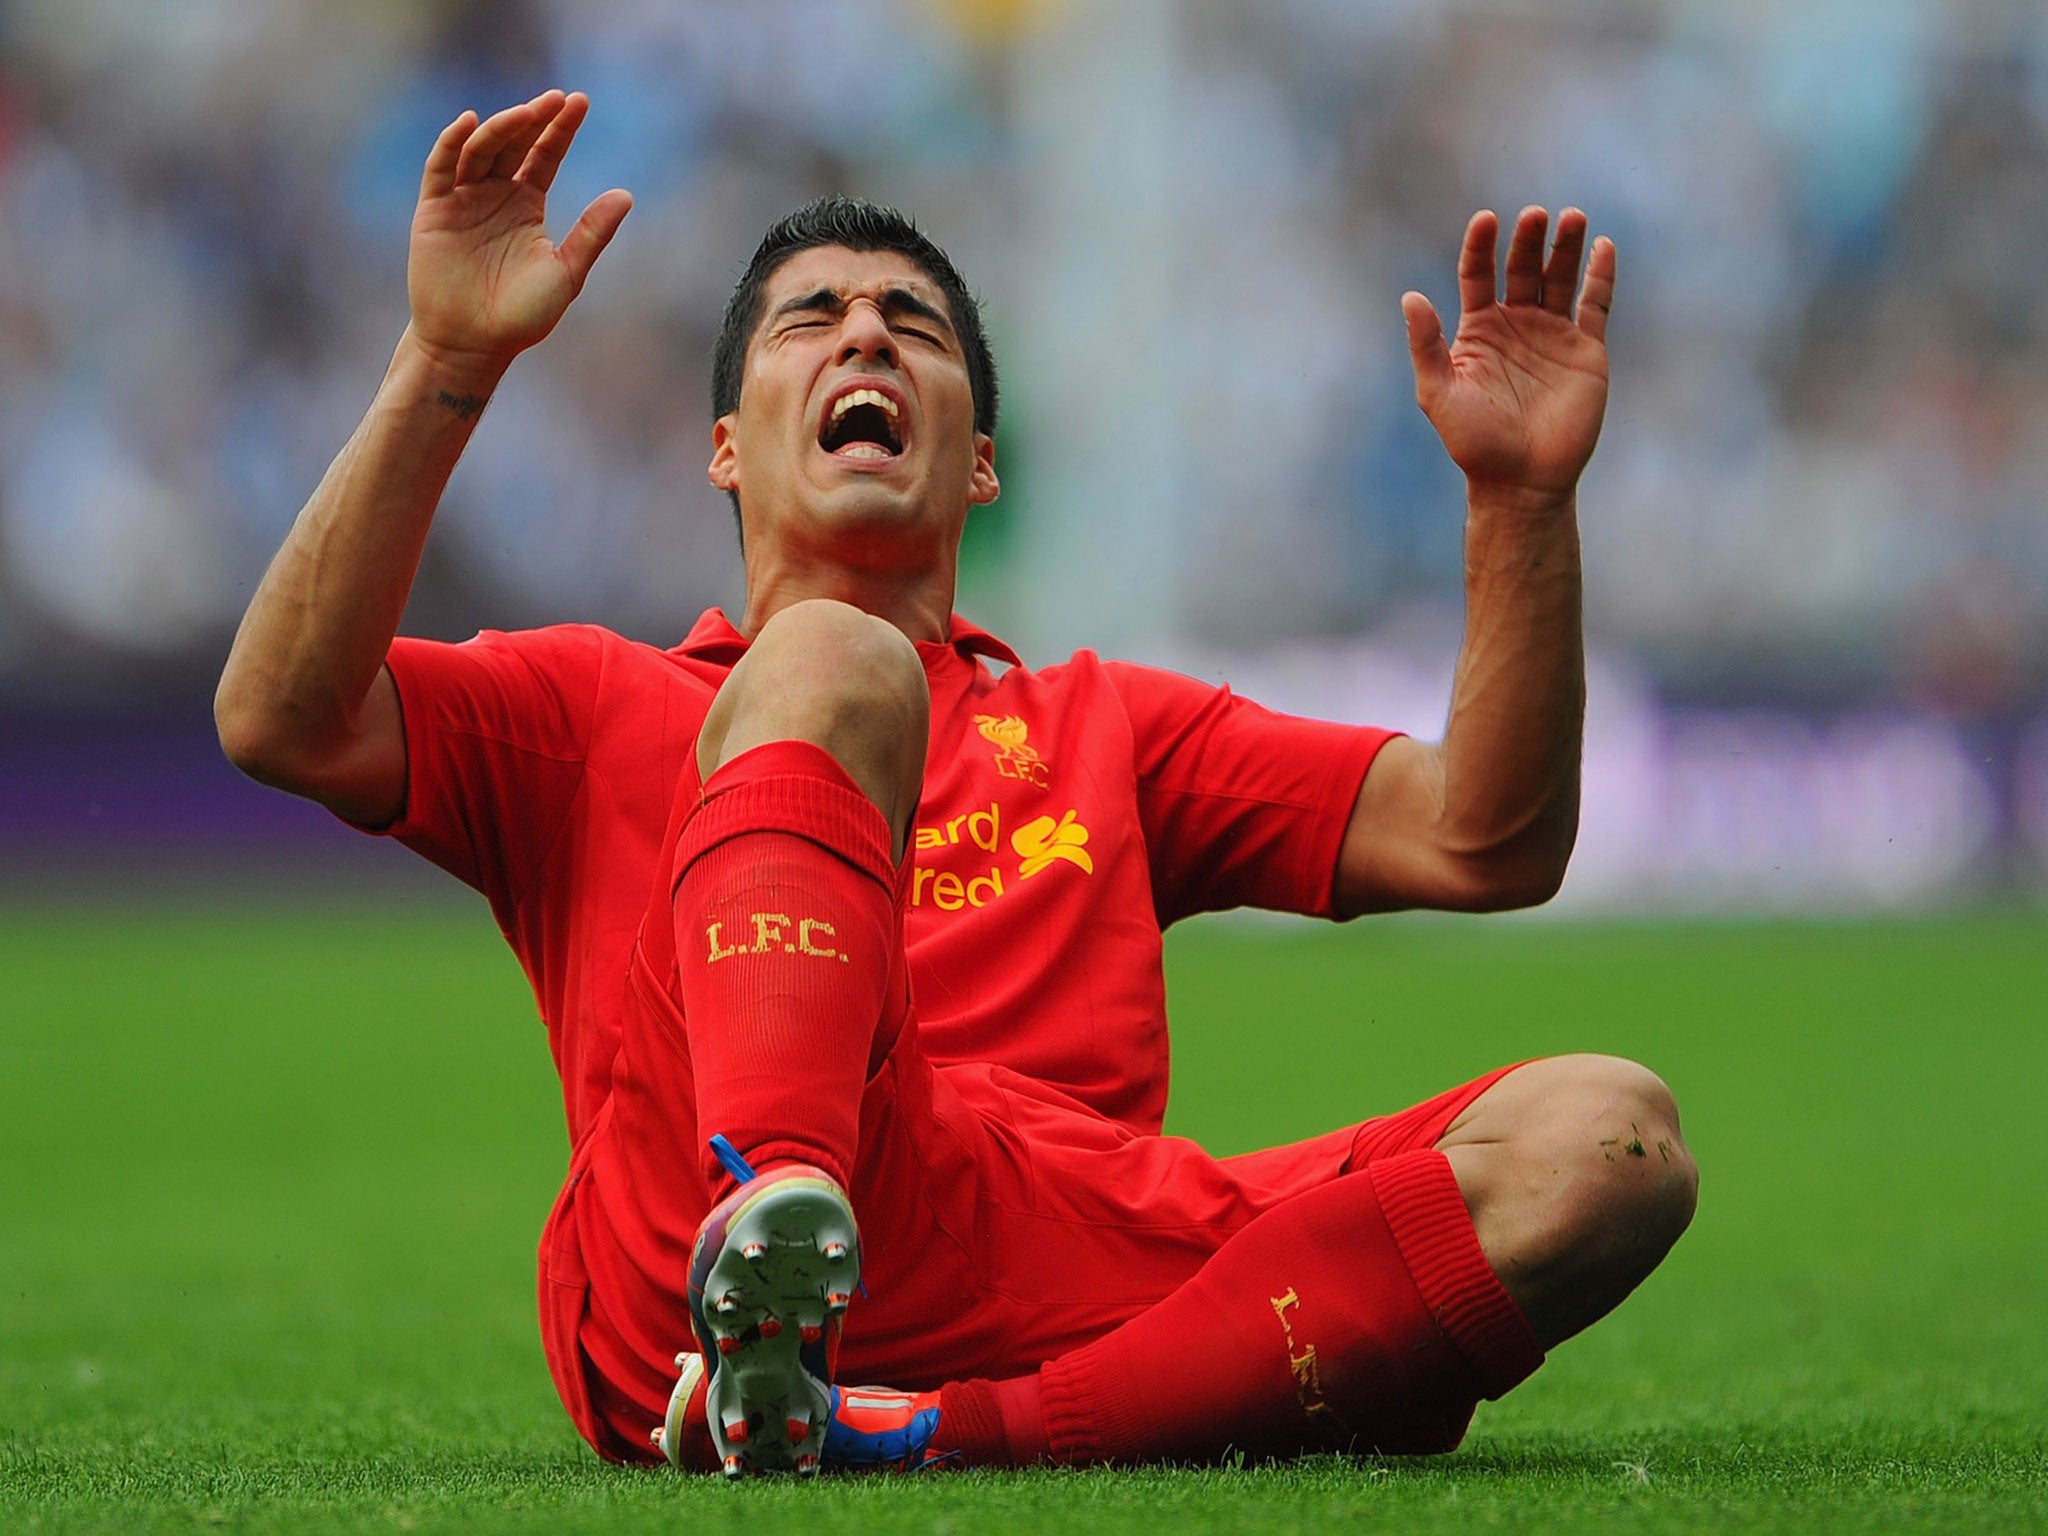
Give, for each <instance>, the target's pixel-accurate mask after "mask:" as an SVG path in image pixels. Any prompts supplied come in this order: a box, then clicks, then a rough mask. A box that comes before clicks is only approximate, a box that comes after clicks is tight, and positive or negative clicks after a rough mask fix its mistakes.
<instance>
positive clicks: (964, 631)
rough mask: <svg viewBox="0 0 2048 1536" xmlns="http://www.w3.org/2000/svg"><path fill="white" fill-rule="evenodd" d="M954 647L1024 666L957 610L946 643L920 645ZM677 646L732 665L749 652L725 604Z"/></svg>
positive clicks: (709, 611)
mask: <svg viewBox="0 0 2048 1536" xmlns="http://www.w3.org/2000/svg"><path fill="white" fill-rule="evenodd" d="M948 648H950V649H952V650H954V651H956V652H958V653H959V654H960V655H962V656H977V655H978V656H992V657H994V658H995V659H996V660H997V661H1000V662H1002V663H1004V664H1005V665H1007V666H1012V667H1015V666H1021V665H1022V663H1021V662H1020V661H1019V660H1018V659H1017V653H1016V652H1015V651H1013V650H1011V649H1010V648H1009V646H1007V645H1005V644H1004V643H1003V642H1002V641H1001V640H999V639H997V638H996V637H995V636H994V635H992V634H990V633H989V632H988V631H987V630H985V629H983V628H982V627H981V626H980V625H978V624H970V623H968V622H967V620H965V619H963V618H961V617H960V615H959V614H957V613H956V614H954V615H953V616H952V619H951V621H950V622H949V624H948V625H947V628H946V638H945V641H944V642H943V643H936V642H928V643H923V644H920V645H919V646H918V648H917V649H918V652H919V653H920V654H921V655H929V654H930V653H931V652H932V651H935V650H944V649H948ZM676 650H677V651H678V652H679V653H681V654H682V655H684V656H693V657H696V658H697V659H698V660H700V661H709V662H714V663H718V664H721V665H724V666H731V665H732V664H733V663H734V662H736V661H738V660H739V659H740V658H741V657H742V656H744V655H746V653H747V637H746V636H745V635H742V634H741V633H740V632H739V631H738V630H737V629H735V628H734V627H733V622H732V620H731V619H728V618H727V617H726V616H725V610H724V609H722V608H706V609H705V610H704V613H703V615H702V617H700V618H699V619H698V620H697V622H696V623H695V624H694V625H692V626H691V628H690V632H689V634H687V635H685V636H684V637H683V643H682V644H681V645H678V646H677V647H676Z"/></svg>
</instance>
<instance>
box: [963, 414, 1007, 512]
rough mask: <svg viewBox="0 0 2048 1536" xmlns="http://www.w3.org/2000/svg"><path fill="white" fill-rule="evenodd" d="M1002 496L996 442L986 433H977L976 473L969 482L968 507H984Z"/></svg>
mask: <svg viewBox="0 0 2048 1536" xmlns="http://www.w3.org/2000/svg"><path fill="white" fill-rule="evenodd" d="M1002 494H1003V485H1002V482H1001V481H1000V480H998V479H996V440H995V439H994V438H992V437H990V436H989V435H988V434H987V433H986V432H977V433H975V434H974V473H973V474H972V475H971V476H970V477H969V478H968V481H967V501H968V505H970V506H976V507H984V506H987V505H988V504H989V503H990V502H992V501H994V500H995V499H996V498H997V497H998V496H1000V495H1002Z"/></svg>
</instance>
